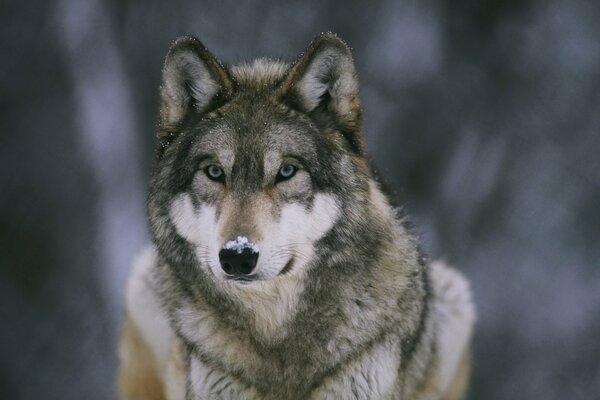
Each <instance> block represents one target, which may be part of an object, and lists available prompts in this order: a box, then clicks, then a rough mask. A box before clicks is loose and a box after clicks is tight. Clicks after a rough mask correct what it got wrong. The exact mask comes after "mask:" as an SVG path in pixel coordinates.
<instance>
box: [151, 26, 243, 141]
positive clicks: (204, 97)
mask: <svg viewBox="0 0 600 400" xmlns="http://www.w3.org/2000/svg"><path fill="white" fill-rule="evenodd" d="M233 90H234V88H233V80H232V79H231V78H230V75H229V72H228V70H227V69H226V68H225V67H224V66H223V65H222V64H221V63H220V62H219V60H217V59H216V58H215V57H214V56H213V55H212V54H211V53H210V52H209V51H208V50H207V49H206V47H204V45H203V44H202V43H201V42H200V41H199V40H198V39H196V38H195V37H193V36H182V37H179V38H177V39H176V40H175V42H174V43H173V44H172V45H171V48H170V49H169V52H168V54H167V57H166V59H165V64H164V67H163V71H162V84H161V90H160V94H161V101H162V104H161V109H160V125H161V128H162V129H164V130H170V129H173V127H176V126H178V125H179V124H180V123H181V121H182V120H183V119H184V118H185V117H186V116H187V115H188V114H189V113H192V112H194V113H200V114H202V113H204V112H207V111H208V110H210V109H211V108H214V107H215V106H217V105H218V104H217V103H220V102H223V101H225V100H227V99H228V98H229V97H230V96H231V94H232V93H233Z"/></svg>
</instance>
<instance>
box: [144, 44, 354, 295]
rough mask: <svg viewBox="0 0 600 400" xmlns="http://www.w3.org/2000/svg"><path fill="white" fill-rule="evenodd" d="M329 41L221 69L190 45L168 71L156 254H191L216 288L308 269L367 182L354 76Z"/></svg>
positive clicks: (154, 215)
mask: <svg viewBox="0 0 600 400" xmlns="http://www.w3.org/2000/svg"><path fill="white" fill-rule="evenodd" d="M355 75H356V74H355V71H354V67H353V63H352V59H351V56H350V53H349V51H348V49H347V47H346V45H345V44H343V42H341V41H340V40H339V39H338V38H336V37H333V36H328V35H323V36H320V37H319V38H317V39H316V40H315V41H314V42H313V43H312V44H311V46H310V47H309V48H308V49H307V51H306V53H305V55H304V56H303V57H302V58H301V59H300V60H298V61H297V62H296V63H294V64H293V65H292V66H289V67H288V66H287V65H284V64H281V63H277V62H271V61H265V60H258V61H257V62H255V63H254V64H253V65H243V66H237V67H232V68H226V67H224V66H222V65H221V64H220V63H219V62H218V61H217V60H216V59H215V58H214V57H213V56H212V55H210V54H209V53H208V52H207V51H206V49H205V48H204V47H203V46H202V45H201V44H200V43H199V42H198V41H197V40H196V39H193V38H182V39H179V40H178V41H176V42H175V44H174V45H173V46H172V48H171V50H170V52H169V54H168V56H167V60H166V62H165V67H164V70H163V85H162V88H161V89H162V99H163V107H162V109H161V131H160V141H161V143H160V146H161V147H160V148H159V159H158V163H157V167H156V171H155V174H154V177H153V180H152V187H151V193H150V197H149V210H150V217H151V225H152V228H153V234H154V236H155V241H156V242H157V244H158V246H159V248H161V246H163V247H164V248H167V247H168V249H169V251H171V252H173V251H178V250H173V249H174V248H177V246H180V245H182V243H181V240H178V239H177V238H174V237H173V236H177V237H178V238H181V239H183V243H184V246H185V247H186V248H187V249H188V250H190V251H191V252H192V254H193V257H194V258H195V264H196V265H197V266H198V268H200V269H201V270H204V271H205V272H206V273H208V274H209V275H210V276H212V277H214V278H215V279H217V280H219V281H231V282H234V283H236V284H240V285H247V284H252V283H253V282H256V281H267V280H271V279H274V278H277V277H283V276H288V275H294V274H301V273H302V272H303V271H304V270H305V269H306V267H307V265H309V263H310V260H311V259H312V258H313V256H314V255H315V252H317V251H318V246H317V244H318V243H319V241H321V240H323V239H324V238H325V237H326V236H327V234H328V232H330V231H331V229H332V227H333V226H334V225H335V224H336V222H337V221H338V220H339V219H340V218H341V217H342V215H343V214H344V210H343V209H344V207H345V203H346V201H347V200H346V198H345V192H346V191H347V190H349V188H353V190H354V191H356V190H357V188H359V187H362V186H364V182H365V179H364V178H365V177H364V173H363V172H361V171H362V169H361V168H362V165H363V160H364V159H363V156H362V151H363V150H362V141H361V137H360V128H359V125H360V123H359V120H360V115H359V114H360V112H359V105H358V98H357V84H356V76H355Z"/></svg>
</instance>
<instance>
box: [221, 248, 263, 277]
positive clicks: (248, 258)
mask: <svg viewBox="0 0 600 400" xmlns="http://www.w3.org/2000/svg"><path fill="white" fill-rule="evenodd" d="M257 260H258V252H255V251H254V250H253V249H251V248H244V249H240V250H237V249H225V248H224V249H221V251H220V252H219V262H220V263H221V268H223V271H225V273H226V274H227V275H231V276H232V277H247V276H248V275H250V274H251V273H252V271H253V270H254V267H256V261H257Z"/></svg>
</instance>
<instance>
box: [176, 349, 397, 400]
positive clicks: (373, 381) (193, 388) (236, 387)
mask: <svg viewBox="0 0 600 400" xmlns="http://www.w3.org/2000/svg"><path fill="white" fill-rule="evenodd" d="M399 364H400V346H399V344H398V343H397V342H396V341H393V340H392V341H389V340H388V341H382V342H381V343H379V344H377V345H375V346H373V347H371V348H370V349H369V350H367V351H365V352H364V353H362V354H361V355H360V356H359V357H357V358H356V359H354V360H350V361H347V362H344V363H341V364H340V365H336V366H335V367H334V368H331V369H330V370H328V371H325V372H321V373H318V374H312V372H314V371H313V370H314V367H312V366H310V365H305V366H304V367H305V368H304V369H302V368H300V369H297V368H295V370H296V373H297V375H290V374H289V373H286V372H284V371H277V368H273V369H272V370H271V371H270V376H267V375H265V376H263V377H262V379H261V378H260V377H257V376H253V377H252V375H253V374H251V373H250V374H247V375H246V372H247V371H237V372H236V371H230V372H224V371H222V370H219V369H217V368H214V367H211V366H209V365H208V364H207V363H204V362H202V361H201V360H200V359H199V358H197V357H193V358H191V359H190V362H189V379H188V392H189V394H190V395H191V397H190V398H192V399H213V398H214V399H217V398H218V399H224V400H226V399H249V400H252V399H283V398H285V399H290V400H294V399H315V400H316V399H365V400H366V399H374V398H377V399H392V398H394V393H395V392H396V390H395V389H396V388H397V385H398V366H399Z"/></svg>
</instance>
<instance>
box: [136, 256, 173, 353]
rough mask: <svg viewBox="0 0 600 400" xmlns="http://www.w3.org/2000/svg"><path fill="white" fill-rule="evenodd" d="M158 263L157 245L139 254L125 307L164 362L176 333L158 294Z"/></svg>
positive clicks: (150, 346)
mask: <svg viewBox="0 0 600 400" xmlns="http://www.w3.org/2000/svg"><path fill="white" fill-rule="evenodd" d="M156 265H157V253H156V249H155V248H154V246H152V245H148V246H147V247H145V248H143V249H142V250H141V251H140V252H139V253H138V254H137V255H136V257H135V258H134V260H133V263H132V266H131V271H130V273H129V278H128V280H127V288H126V295H125V311H126V313H127V317H128V318H129V319H130V320H131V322H132V323H133V324H134V325H135V327H136V328H137V330H138V331H139V332H140V334H141V335H142V337H143V339H144V341H145V342H146V344H147V345H148V347H149V348H151V349H152V350H153V353H154V357H155V359H156V360H157V361H158V362H159V364H162V363H163V362H166V360H167V359H168V356H169V350H170V342H171V339H172V337H173V333H172V330H171V327H170V325H169V321H168V319H167V317H166V315H165V313H164V312H163V310H162V307H161V303H160V299H159V296H158V290H157V287H156V282H155V279H154V269H155V268H156Z"/></svg>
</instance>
